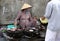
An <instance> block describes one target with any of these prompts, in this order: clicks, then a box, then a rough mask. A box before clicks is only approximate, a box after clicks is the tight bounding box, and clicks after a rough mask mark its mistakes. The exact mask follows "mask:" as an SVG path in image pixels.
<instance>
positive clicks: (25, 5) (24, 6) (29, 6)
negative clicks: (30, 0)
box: [21, 3, 32, 10]
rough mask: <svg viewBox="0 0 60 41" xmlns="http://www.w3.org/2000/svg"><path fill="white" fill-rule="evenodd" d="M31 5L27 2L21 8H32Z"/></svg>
mask: <svg viewBox="0 0 60 41" xmlns="http://www.w3.org/2000/svg"><path fill="white" fill-rule="evenodd" d="M31 7H32V6H31V5H29V4H27V3H25V4H24V5H23V6H22V8H21V10H23V9H28V8H31Z"/></svg>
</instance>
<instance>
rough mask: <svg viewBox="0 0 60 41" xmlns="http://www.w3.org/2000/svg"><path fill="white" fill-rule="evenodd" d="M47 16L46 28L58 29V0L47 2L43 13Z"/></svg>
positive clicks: (59, 8)
mask: <svg viewBox="0 0 60 41" xmlns="http://www.w3.org/2000/svg"><path fill="white" fill-rule="evenodd" d="M44 16H45V17H46V18H48V26H47V28H48V29H50V30H53V31H59V30H60V0H52V1H50V2H48V4H47V7H46V11H45V15H44Z"/></svg>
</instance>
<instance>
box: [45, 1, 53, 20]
mask: <svg viewBox="0 0 60 41" xmlns="http://www.w3.org/2000/svg"><path fill="white" fill-rule="evenodd" d="M52 10H53V8H52V3H50V2H49V3H48V4H47V6H46V10H45V15H44V17H46V18H48V19H49V18H50V17H51V14H52Z"/></svg>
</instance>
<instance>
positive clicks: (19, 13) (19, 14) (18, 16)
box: [15, 11, 21, 21]
mask: <svg viewBox="0 0 60 41" xmlns="http://www.w3.org/2000/svg"><path fill="white" fill-rule="evenodd" d="M20 16H21V12H20V11H19V12H18V15H17V17H16V19H15V21H16V20H18V19H19V18H20Z"/></svg>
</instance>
